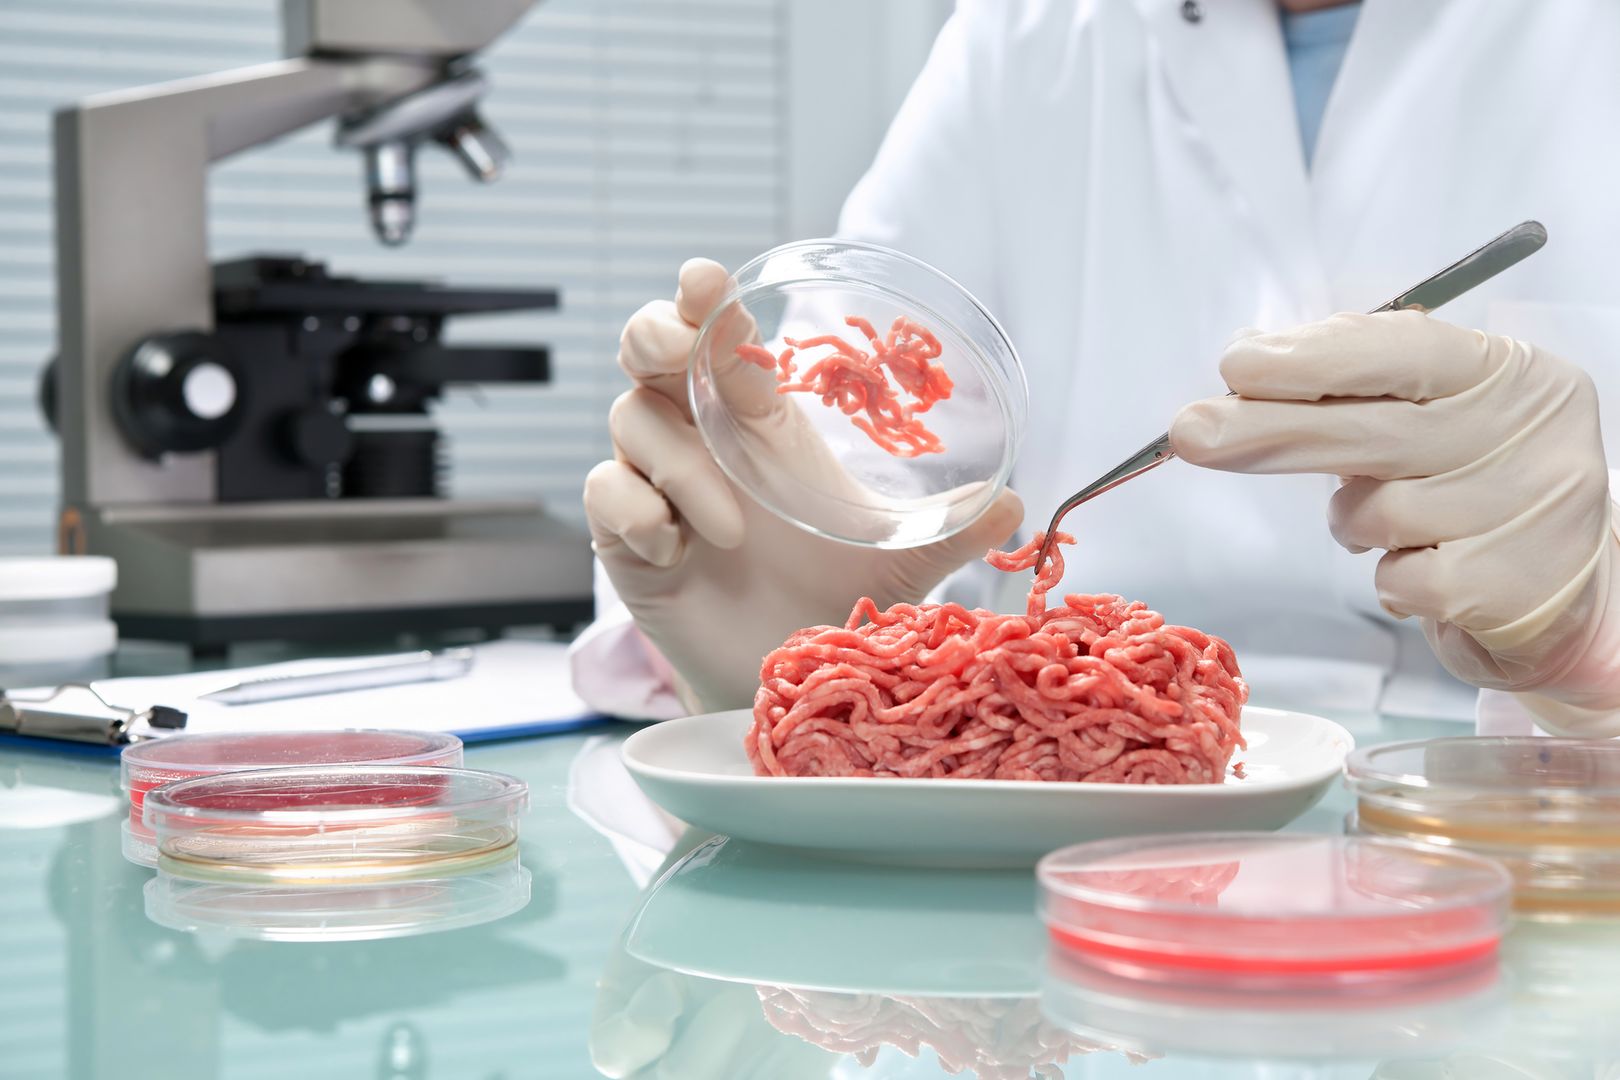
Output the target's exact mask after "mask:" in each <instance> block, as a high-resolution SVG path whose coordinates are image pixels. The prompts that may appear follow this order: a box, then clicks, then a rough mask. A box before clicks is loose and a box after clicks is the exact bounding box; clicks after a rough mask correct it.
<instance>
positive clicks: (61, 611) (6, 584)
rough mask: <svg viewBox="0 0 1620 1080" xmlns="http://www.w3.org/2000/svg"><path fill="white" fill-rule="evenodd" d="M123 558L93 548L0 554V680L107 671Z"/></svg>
mask: <svg viewBox="0 0 1620 1080" xmlns="http://www.w3.org/2000/svg"><path fill="white" fill-rule="evenodd" d="M117 582H118V566H117V564H116V563H114V562H113V560H111V559H105V558H101V557H99V556H93V555H75V556H60V557H45V558H20V559H0V687H16V686H46V685H55V684H59V683H64V682H85V681H88V680H90V679H98V678H101V677H103V676H105V675H106V674H107V673H108V670H109V667H110V665H111V661H112V653H113V650H114V649H115V648H117V646H118V628H117V627H116V626H114V625H113V622H112V620H111V619H110V618H108V614H107V612H108V603H109V600H110V598H111V595H112V590H113V586H114V585H116V584H117Z"/></svg>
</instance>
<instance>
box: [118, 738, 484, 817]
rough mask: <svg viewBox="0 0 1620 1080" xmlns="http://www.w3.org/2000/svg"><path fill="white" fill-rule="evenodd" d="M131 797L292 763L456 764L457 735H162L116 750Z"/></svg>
mask: <svg viewBox="0 0 1620 1080" xmlns="http://www.w3.org/2000/svg"><path fill="white" fill-rule="evenodd" d="M119 761H120V771H121V773H122V778H123V784H124V789H125V790H126V791H128V792H130V793H131V797H132V799H133V798H134V797H135V796H136V795H137V794H139V793H142V792H145V791H146V790H149V789H150V788H152V787H155V786H157V785H158V784H165V783H168V782H169V781H171V780H179V779H185V778H189V777H193V776H202V775H205V774H209V773H222V772H238V771H242V770H247V769H271V768H283V767H287V766H294V765H341V764H346V763H347V764H356V765H361V764H369V765H440V766H443V765H460V764H461V761H462V745H461V740H460V739H459V738H457V737H456V736H454V735H448V734H444V733H441V732H435V731H396V730H391V729H386V728H349V729H346V730H342V731H274V732H271V731H261V732H240V733H233V732H217V733H210V734H197V735H166V736H164V737H162V738H157V739H148V740H146V741H144V742H138V743H135V744H133V745H131V746H128V747H126V748H125V749H124V752H123V753H122V754H120V755H119Z"/></svg>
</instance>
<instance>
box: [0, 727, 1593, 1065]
mask: <svg viewBox="0 0 1620 1080" xmlns="http://www.w3.org/2000/svg"><path fill="white" fill-rule="evenodd" d="M1334 719H1337V720H1339V721H1340V722H1341V723H1344V724H1345V725H1346V726H1347V727H1348V728H1349V729H1350V730H1351V731H1352V733H1353V734H1354V735H1355V736H1356V738H1357V740H1358V742H1359V743H1361V744H1363V745H1365V744H1366V743H1369V742H1376V741H1384V740H1390V739H1396V738H1421V737H1427V736H1431V735H1446V734H1462V733H1464V732H1463V731H1462V730H1461V729H1459V727H1458V726H1457V725H1455V724H1446V723H1427V722H1421V721H1410V720H1397V719H1393V718H1388V717H1383V718H1380V717H1374V716H1363V717H1354V716H1344V715H1336V716H1334ZM628 730H629V729H628V728H627V727H620V726H614V725H608V726H604V727H602V728H599V729H596V730H594V731H587V732H581V733H575V734H568V735H558V736H551V737H546V738H539V739H531V740H525V741H515V742H507V743H499V744H493V745H485V746H473V747H469V748H468V751H467V764H468V765H469V766H470V767H473V768H484V769H495V770H499V771H503V772H509V773H513V774H515V775H517V776H520V777H522V778H523V779H524V780H526V781H527V782H528V783H529V785H530V788H531V809H530V810H529V812H528V815H527V817H526V818H525V820H524V822H523V840H522V854H521V860H522V864H523V866H524V868H525V869H526V870H527V871H528V873H529V876H530V877H529V884H530V898H529V901H528V903H527V904H526V905H525V906H523V907H522V908H521V910H518V911H517V912H515V913H513V914H510V915H507V916H505V917H502V918H499V919H496V920H494V921H490V922H486V923H483V924H481V925H476V926H470V927H464V928H461V929H438V930H435V929H434V928H433V926H432V924H431V922H426V923H424V924H423V925H421V926H419V927H417V932H414V933H410V934H406V935H403V936H394V937H388V938H384V939H379V940H344V941H334V940H321V939H320V935H319V934H318V933H316V934H314V935H312V936H313V937H314V938H315V940H306V941H265V940H249V939H244V938H241V937H237V936H232V935H231V934H229V933H225V932H222V931H219V930H198V931H195V932H188V931H184V930H176V929H169V928H167V927H165V926H162V925H159V924H158V923H156V922H154V921H153V920H152V919H150V918H148V916H147V913H146V898H145V895H144V891H143V890H144V889H145V887H146V884H147V882H148V881H149V880H150V879H151V878H152V873H151V872H150V871H148V870H145V869H142V868H140V867H137V866H134V865H132V864H130V863H127V862H125V861H124V859H123V858H122V857H121V856H120V853H119V824H120V821H121V818H122V817H123V815H124V813H125V809H124V806H123V804H122V802H121V799H120V796H119V792H118V789H117V783H118V780H117V767H116V764H115V762H114V761H113V760H112V759H110V758H108V759H105V760H103V759H97V758H89V757H84V756H72V755H68V754H61V753H42V752H36V751H31V750H19V749H14V748H5V749H0V911H3V914H4V917H3V918H0V1078H3V1080H35V1078H39V1080H57V1078H62V1077H69V1078H73V1080H81V1078H95V1080H100V1078H103V1077H117V1078H120V1080H133V1078H145V1077H152V1078H162V1080H186V1078H190V1077H220V1078H226V1080H245V1078H252V1077H266V1078H269V1077H275V1078H284V1077H293V1078H299V1080H317V1078H326V1077H341V1078H345V1080H351V1078H366V1080H370V1078H383V1080H407V1078H410V1080H417V1078H429V1077H432V1078H441V1077H453V1078H462V1077H466V1078H473V1080H518V1078H528V1077H545V1078H549V1077H593V1076H602V1075H605V1076H610V1077H622V1078H628V1077H635V1078H653V1077H658V1078H671V1080H673V1078H677V1077H693V1078H702V1080H708V1078H718V1080H730V1078H746V1077H764V1078H772V1080H774V1078H791V1077H806V1078H811V1077H813V1078H818V1080H819V1078H877V1077H940V1076H949V1075H959V1076H966V1077H972V1076H978V1077H985V1078H992V1077H994V1078H1001V1077H1015V1078H1021V1077H1039V1078H1042V1080H1052V1078H1057V1077H1066V1078H1069V1080H1079V1078H1094V1080H1111V1078H1115V1077H1119V1078H1125V1077H1130V1078H1150V1080H1151V1078H1158V1077H1171V1078H1200V1080H1203V1078H1207V1080H1217V1078H1220V1080H1225V1078H1238V1077H1253V1078H1256V1080H1259V1078H1265V1080H1276V1078H1284V1077H1286V1078H1296V1077H1297V1078H1306V1077H1322V1078H1341V1077H1343V1078H1352V1077H1353V1078H1357V1080H1364V1078H1368V1077H1378V1078H1384V1080H1424V1078H1442V1077H1444V1078H1456V1080H1494V1078H1507V1077H1514V1078H1518V1077H1523V1078H1538V1080H1539V1078H1556V1080H1566V1078H1567V1080H1574V1078H1581V1080H1588V1078H1593V1077H1610V1076H1620V1023H1617V1022H1616V1020H1617V1018H1620V926H1617V925H1615V924H1607V925H1606V924H1590V925H1559V926H1554V925H1541V926H1537V925H1528V924H1527V925H1524V926H1520V927H1518V928H1517V929H1515V931H1514V932H1513V934H1512V935H1511V936H1510V938H1509V940H1508V942H1507V944H1506V946H1505V949H1504V958H1503V963H1502V966H1501V970H1500V971H1499V972H1493V973H1487V974H1485V975H1476V976H1475V977H1473V978H1471V979H1466V980H1463V979H1459V980H1454V981H1452V982H1448V983H1445V984H1441V985H1438V986H1429V987H1426V988H1424V989H1422V990H1421V991H1412V992H1409V993H1405V994H1403V995H1400V996H1398V997H1396V998H1378V999H1368V1000H1361V1001H1354V1002H1348V1003H1347V1002H1344V1001H1342V1000H1341V1001H1337V1002H1333V1003H1328V1004H1323V1003H1316V1002H1312V1001H1309V1000H1297V999H1296V1000H1288V999H1277V998H1273V999H1270V1000H1265V1001H1236V1000H1222V999H1219V998H1215V999H1211V998H1210V997H1209V996H1208V995H1199V994H1191V993H1186V992H1181V991H1179V990H1178V989H1177V988H1175V987H1161V988H1159V989H1157V990H1153V991H1144V990H1143V989H1142V988H1141V987H1140V986H1135V987H1132V986H1129V985H1119V984H1113V983H1106V982H1099V981H1097V980H1095V979H1086V978H1078V977H1076V976H1075V973H1074V972H1073V971H1071V970H1069V969H1067V968H1066V967H1065V966H1064V965H1063V963H1062V961H1061V958H1049V957H1048V956H1047V951H1046V939H1045V936H1044V934H1043V931H1042V928H1041V926H1040V924H1039V923H1038V922H1037V920H1036V919H1035V916H1034V914H1033V909H1034V884H1033V879H1032V876H1031V875H1030V874H1029V873H1028V872H1016V871H995V872H991V871H945V870H920V869H901V868H894V867H885V866H874V865H858V864H852V863H839V862H833V861H829V860H821V859H817V858H811V857H804V856H798V855H794V854H792V853H788V852H783V851H776V850H771V849H766V848H760V847H754V846H750V845H746V844H741V843H738V842H735V841H731V840H727V839H725V838H720V837H711V836H707V835H704V834H695V833H690V832H687V831H685V830H683V829H682V828H681V827H680V826H679V824H678V823H676V822H674V821H673V820H671V819H669V818H668V817H667V816H666V815H664V814H663V813H662V812H661V811H659V810H657V809H656V808H655V807H653V806H652V805H651V804H650V803H647V802H646V800H645V799H644V798H643V797H642V796H641V795H640V793H639V791H638V789H636V787H635V785H634V783H633V782H632V781H631V780H630V779H629V777H628V776H627V775H626V774H625V773H624V772H623V770H622V768H621V767H620V766H619V764H618V759H617V744H618V742H619V741H620V740H622V738H623V737H624V735H625V734H626V733H627V731H628ZM1348 808H1349V800H1348V798H1347V796H1346V795H1345V793H1344V792H1342V791H1338V790H1335V791H1334V792H1333V793H1332V794H1330V795H1329V796H1328V798H1327V799H1326V800H1324V802H1323V803H1321V804H1320V805H1318V806H1317V807H1315V808H1314V809H1312V810H1311V811H1309V812H1308V813H1307V814H1306V815H1305V816H1304V817H1303V818H1301V819H1300V820H1299V821H1297V822H1295V823H1294V825H1292V826H1290V828H1292V829H1296V830H1307V831H1316V832H1338V831H1341V828H1342V822H1343V818H1344V815H1345V813H1346V811H1347V810H1348Z"/></svg>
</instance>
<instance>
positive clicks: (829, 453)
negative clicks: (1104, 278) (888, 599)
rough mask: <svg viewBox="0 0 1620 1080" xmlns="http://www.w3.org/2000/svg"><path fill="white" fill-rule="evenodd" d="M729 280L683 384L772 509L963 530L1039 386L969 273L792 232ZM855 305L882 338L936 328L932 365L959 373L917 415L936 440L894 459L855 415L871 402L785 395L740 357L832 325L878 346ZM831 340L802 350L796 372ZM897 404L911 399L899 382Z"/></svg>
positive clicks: (1002, 480) (930, 532)
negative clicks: (974, 290)
mask: <svg viewBox="0 0 1620 1080" xmlns="http://www.w3.org/2000/svg"><path fill="white" fill-rule="evenodd" d="M732 281H733V283H732V286H731V288H730V289H729V291H728V292H727V293H726V295H725V296H724V297H723V298H722V299H721V302H720V303H719V305H718V306H716V308H715V310H714V311H713V312H712V313H711V314H710V316H709V318H708V319H707V320H706V321H705V322H704V324H703V326H702V328H701V329H700V330H699V332H698V337H697V341H696V343H695V345H694V346H693V350H692V358H691V363H690V365H689V370H688V391H689V394H690V399H691V405H692V414H693V418H694V421H695V422H696V424H697V427H698V430H699V431H700V432H701V433H702V435H703V439H704V442H705V443H707V444H708V447H709V450H710V452H711V453H712V454H713V455H714V458H715V460H716V461H717V462H718V463H719V464H720V467H721V468H722V469H723V470H724V471H725V473H726V475H728V476H729V477H730V478H731V479H732V480H733V481H734V482H735V483H736V484H737V485H738V486H739V487H740V488H742V489H743V490H744V491H745V492H747V493H748V494H749V495H751V496H752V497H753V498H754V499H755V500H756V501H758V502H759V503H760V504H761V505H763V506H765V507H766V508H768V509H770V510H771V511H773V512H774V513H776V514H777V515H779V516H780V517H782V518H785V519H786V520H788V521H790V522H792V523H793V524H795V525H798V526H799V527H801V528H804V529H807V530H809V531H810V532H813V533H817V534H819V535H823V536H829V537H833V538H835V539H838V540H843V541H846V542H848V543H854V544H863V545H869V546H873V547H880V548H905V547H915V546H917V545H920V544H927V543H932V542H933V541H935V540H939V539H942V538H944V537H947V536H950V535H951V534H953V533H955V532H957V531H959V530H960V529H962V528H963V527H965V526H966V525H968V524H969V523H970V522H972V521H973V520H974V519H975V518H977V517H978V516H979V515H980V514H981V513H983V512H984V510H985V509H986V508H987V507H988V506H989V505H990V503H991V502H992V501H993V500H994V499H995V497H996V496H997V495H998V494H999V493H1000V492H1001V490H1002V489H1003V488H1004V487H1005V486H1006V484H1007V479H1008V477H1009V476H1010V474H1011V472H1012V466H1013V461H1014V459H1015V458H1016V457H1017V455H1018V448H1019V445H1020V443H1021V441H1022V439H1023V434H1024V424H1025V418H1026V414H1027V411H1028V407H1029V391H1028V388H1027V385H1026V383H1025V381H1024V371H1023V366H1022V365H1021V364H1020V363H1019V360H1018V354H1017V353H1016V352H1015V351H1014V349H1013V347H1012V343H1011V342H1010V341H1009V340H1008V338H1007V335H1006V333H1005V332H1004V331H1003V330H1002V329H1001V326H1000V325H999V324H998V323H997V322H996V320H995V318H994V317H993V316H991V314H990V313H989V312H988V311H987V310H985V308H984V306H983V305H982V304H980V303H979V302H978V301H977V300H976V299H974V297H973V296H972V294H971V293H969V292H968V291H967V290H966V289H964V288H963V287H962V286H961V285H958V284H957V283H956V282H955V281H953V280H951V278H949V277H947V276H946V275H945V274H943V273H941V272H940V271H938V270H936V269H934V268H933V267H931V266H929V265H928V264H927V263H924V262H921V261H919V260H917V259H914V258H912V257H911V256H909V255H905V254H903V253H901V252H898V251H892V250H890V249H888V248H884V247H879V246H877V245H874V244H862V243H855V242H851V241H842V240H804V241H799V242H797V243H792V244H785V245H783V246H782V247H778V248H775V249H773V250H771V251H767V252H766V253H765V254H763V255H761V256H759V257H758V258H756V259H754V260H752V261H751V262H748V263H747V264H745V265H744V266H742V267H741V268H740V269H738V271H737V273H736V275H735V276H734V277H733V279H732ZM852 316H853V317H858V318H861V319H865V320H868V321H869V322H870V324H871V326H872V327H873V328H874V330H875V331H876V332H877V333H878V334H879V335H880V336H886V335H887V333H888V331H889V330H890V329H891V328H892V327H893V326H894V325H895V320H896V319H898V318H905V319H909V320H911V321H912V322H914V323H915V324H918V325H920V326H922V327H924V328H926V329H927V330H928V331H930V332H931V333H932V334H933V335H934V337H935V338H937V340H938V344H939V347H940V350H941V351H940V353H939V355H938V357H937V358H936V359H934V360H933V361H932V362H933V363H934V364H937V365H938V366H939V367H941V368H943V369H944V372H945V374H946V375H947V376H948V377H949V379H950V380H951V383H952V384H953V385H952V387H951V391H950V395H949V397H947V398H945V399H943V400H940V401H938V402H937V403H935V404H932V405H931V406H930V407H928V408H927V409H926V411H923V412H919V413H918V414H917V415H916V416H915V417H914V419H916V420H918V421H920V422H921V423H922V425H923V426H924V427H925V428H926V429H927V431H928V432H929V433H931V435H932V436H933V437H935V438H937V440H938V443H939V449H938V450H937V451H935V450H930V451H928V452H923V453H918V454H916V456H910V457H907V456H897V455H896V454H895V453H891V452H890V450H888V449H885V448H884V447H883V446H881V445H879V443H878V442H877V441H875V439H874V437H873V436H872V435H871V434H869V433H868V432H867V431H864V430H862V429H861V428H860V427H858V426H857V425H856V424H855V422H854V419H855V418H865V417H867V414H866V413H864V412H862V411H860V410H859V409H857V411H856V412H855V414H854V417H852V416H851V415H849V414H846V413H845V412H844V411H842V410H841V409H840V408H839V407H836V406H835V405H833V404H829V403H826V402H824V401H823V399H822V397H820V396H818V395H816V394H813V393H809V392H791V393H778V386H779V381H778V377H777V374H776V373H775V372H773V371H767V370H765V369H763V368H762V367H760V366H758V365H757V364H755V363H749V362H747V361H746V360H744V359H741V358H740V357H739V354H738V347H739V346H750V345H758V346H763V347H764V348H766V349H768V350H769V351H770V352H771V354H772V355H774V356H780V355H781V353H782V351H783V350H784V349H786V348H787V347H788V342H789V341H790V340H793V341H801V342H806V343H807V344H808V339H812V338H817V337H821V336H824V335H836V336H837V337H839V338H841V339H842V340H844V341H846V342H847V343H848V344H850V345H852V346H855V347H857V348H860V349H863V350H866V351H871V348H872V347H871V345H870V342H869V341H868V339H867V338H866V337H865V336H864V334H863V333H862V332H861V331H860V330H859V328H857V327H855V326H852V325H849V324H847V323H846V319H847V318H849V317H852ZM830 350H831V346H826V345H823V346H816V347H804V348H800V349H799V350H798V355H797V356H796V358H795V361H794V362H795V363H796V364H797V365H798V367H799V369H800V372H799V373H800V375H801V376H802V375H803V374H804V372H806V371H808V370H809V369H810V367H811V365H812V364H813V363H814V362H815V361H816V360H817V359H819V358H820V357H822V356H824V355H826V354H827V353H828V352H830ZM894 382H895V384H896V385H897V387H898V384H899V380H898V379H895V380H894ZM897 400H898V401H901V402H904V403H907V404H916V401H914V400H913V399H911V398H910V397H908V396H907V395H906V394H905V393H904V391H903V387H900V388H899V397H898V398H897ZM912 448H913V449H915V446H913V447H912Z"/></svg>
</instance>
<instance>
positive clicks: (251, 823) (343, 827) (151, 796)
mask: <svg viewBox="0 0 1620 1080" xmlns="http://www.w3.org/2000/svg"><path fill="white" fill-rule="evenodd" d="M528 799H529V789H528V785H527V784H525V783H524V782H523V781H522V780H519V779H518V778H516V777H513V776H507V775H505V774H503V773H495V772H483V771H478V770H473V769H444V768H432V767H422V766H394V765H320V766H300V767H295V768H285V769H264V770H259V771H254V772H237V773H223V774H220V775H217V776H201V777H197V778H195V779H191V780H181V781H177V782H175V783H172V784H166V785H164V786H163V787H161V788H157V789H156V790H154V791H151V792H149V793H148V794H147V796H146V799H145V803H144V807H143V820H144V822H145V825H146V827H147V828H148V829H150V830H151V831H152V834H153V837H154V839H155V842H156V846H157V852H158V858H157V869H158V872H159V874H160V875H167V876H169V877H174V878H182V879H185V880H187V881H203V882H221V883H235V884H279V885H303V886H335V885H344V884H358V883H372V882H386V881H402V880H414V879H429V878H443V877H447V876H454V875H459V874H469V873H475V872H477V871H479V870H483V869H486V868H488V867H490V866H494V865H496V864H499V863H501V862H504V861H506V860H508V859H511V858H513V857H514V856H515V855H516V853H517V850H518V822H519V819H520V818H521V816H522V814H523V812H524V811H525V810H526V809H527V807H528Z"/></svg>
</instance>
